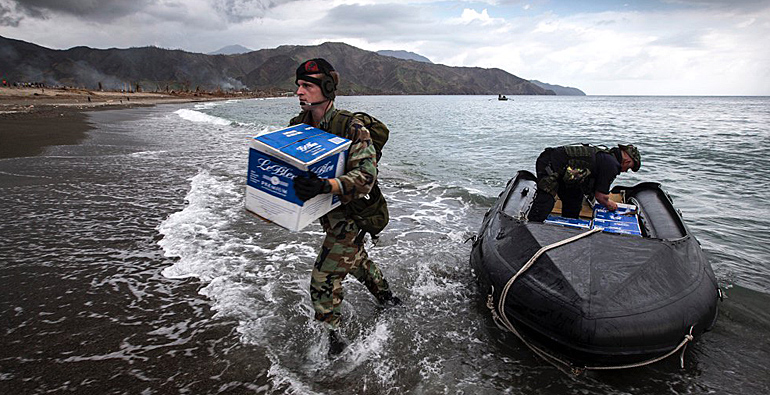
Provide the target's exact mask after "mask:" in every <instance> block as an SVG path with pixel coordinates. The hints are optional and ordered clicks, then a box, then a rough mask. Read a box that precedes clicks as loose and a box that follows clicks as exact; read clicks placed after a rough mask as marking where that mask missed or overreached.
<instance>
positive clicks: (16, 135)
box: [0, 87, 252, 159]
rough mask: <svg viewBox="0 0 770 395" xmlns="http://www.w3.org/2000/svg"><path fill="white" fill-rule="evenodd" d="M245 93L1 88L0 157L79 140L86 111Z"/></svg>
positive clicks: (29, 153) (84, 127) (85, 126)
mask: <svg viewBox="0 0 770 395" xmlns="http://www.w3.org/2000/svg"><path fill="white" fill-rule="evenodd" d="M246 97H252V96H251V95H249V96H242V95H238V96H236V95H226V94H200V93H195V94H192V93H191V94H162V93H141V92H140V93H137V92H132V93H125V92H94V91H89V90H83V89H51V88H6V87H0V159H2V158H18V157H27V156H35V155H40V154H41V153H42V152H43V150H44V149H45V147H48V146H53V145H71V144H77V143H78V142H80V141H81V140H82V139H83V138H85V136H86V132H87V131H88V130H90V129H91V125H90V124H89V123H88V116H87V115H86V114H85V112H87V111H99V110H114V109H121V108H133V107H141V106H153V105H156V104H164V103H187V102H199V101H212V100H226V99H233V98H246Z"/></svg>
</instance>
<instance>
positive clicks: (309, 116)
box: [289, 58, 401, 354]
mask: <svg viewBox="0 0 770 395" xmlns="http://www.w3.org/2000/svg"><path fill="white" fill-rule="evenodd" d="M295 83H296V84H297V86H298V88H297V96H298V97H299V105H300V108H301V109H302V112H301V113H300V114H299V115H298V116H296V117H294V118H292V120H291V121H290V122H289V125H290V126H291V125H296V124H298V123H306V124H308V125H311V126H314V127H317V128H319V129H323V130H325V131H327V132H330V133H333V134H335V135H338V136H341V137H345V138H347V139H350V140H352V141H353V143H352V144H351V146H350V148H349V151H348V157H347V162H346V163H345V174H343V175H341V176H339V177H337V178H334V179H323V178H318V177H317V176H315V174H311V175H310V176H309V177H305V176H302V177H299V176H298V177H296V178H295V179H294V190H295V191H296V193H297V197H299V198H300V199H301V200H303V201H306V200H309V199H312V198H313V197H315V196H316V195H318V194H321V193H330V192H331V193H333V194H335V195H339V196H340V200H341V201H342V204H341V205H340V206H339V207H337V208H336V209H334V210H332V211H330V212H329V213H328V214H326V215H324V216H323V217H321V220H320V221H321V226H322V227H323V229H324V232H326V238H325V239H324V241H323V245H322V246H321V251H320V252H319V254H318V257H317V258H316V260H315V264H314V265H313V273H312V275H311V279H310V299H311V302H312V304H313V309H314V310H315V319H316V320H318V321H321V322H323V323H325V324H326V326H327V327H328V328H329V353H330V354H338V353H340V352H342V350H343V349H344V348H345V346H346V342H345V341H344V340H343V339H342V338H341V337H340V336H339V334H338V332H337V329H338V327H339V325H340V318H341V316H342V314H341V309H342V299H343V291H342V280H344V279H345V277H346V276H347V275H348V274H352V275H353V276H354V277H355V278H356V279H357V280H358V281H360V282H361V283H363V284H364V285H365V286H366V288H367V289H369V292H371V293H372V294H373V295H374V297H375V298H377V301H379V302H380V304H383V305H385V306H395V305H399V304H401V300H400V299H399V298H398V297H396V296H394V295H393V293H392V292H391V290H390V287H389V285H388V282H387V281H386V280H385V278H384V277H383V274H382V271H381V270H380V268H379V267H378V266H377V264H375V263H374V262H373V261H372V260H371V259H369V255H368V254H367V253H366V250H365V249H364V242H363V239H364V235H365V231H366V229H367V225H366V218H362V217H361V215H364V216H366V215H365V214H361V215H359V214H358V213H356V209H355V207H359V206H360V205H359V203H361V199H367V200H369V199H371V200H372V201H374V203H372V204H378V203H377V202H378V201H381V202H382V203H380V205H381V206H380V207H377V209H376V210H374V211H375V212H377V211H380V212H381V211H382V210H385V213H387V206H386V205H385V203H384V198H381V199H382V200H379V199H378V198H377V197H375V194H377V193H379V187H378V186H376V180H377V160H378V159H379V156H378V149H381V146H376V144H378V143H377V142H376V141H381V140H379V137H378V139H377V140H373V136H374V135H373V134H371V133H370V130H368V129H367V127H366V126H365V124H364V122H363V121H362V120H361V119H359V118H358V116H356V115H352V114H350V113H349V112H343V111H338V110H335V108H334V98H335V97H336V90H337V84H338V83H339V74H338V73H337V72H336V71H335V70H334V68H333V67H332V65H331V64H329V62H327V61H326V60H324V59H320V58H318V59H310V60H308V61H305V62H303V63H302V64H300V65H299V67H298V68H297V73H296V80H295ZM340 117H342V118H340ZM369 118H370V119H373V118H371V117H369ZM378 122H379V121H378ZM369 125H372V124H369ZM380 125H381V124H380ZM381 127H382V128H384V125H381ZM370 128H372V129H374V127H372V126H370ZM380 130H382V129H381V128H377V131H378V133H381V132H379V131H380ZM385 130H386V131H387V128H385ZM374 132H375V130H372V133H374ZM385 133H386V132H385ZM385 139H386V137H385ZM379 144H380V145H383V144H384V142H381V143H379ZM379 196H380V197H381V196H382V195H381V193H379ZM365 204H367V205H368V204H369V203H365ZM368 207H372V206H371V205H370V206H368ZM370 211H371V210H370ZM385 217H387V214H385ZM362 221H363V222H362ZM385 222H386V223H387V220H385ZM382 226H383V227H384V225H382ZM369 233H372V232H371V231H369ZM372 235H373V236H374V233H372Z"/></svg>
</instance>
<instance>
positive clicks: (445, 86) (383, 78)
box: [0, 36, 556, 95]
mask: <svg viewBox="0 0 770 395" xmlns="http://www.w3.org/2000/svg"><path fill="white" fill-rule="evenodd" d="M396 52H399V51H396ZM403 52H406V51H403ZM316 57H323V58H325V59H327V60H328V61H329V62H330V63H331V64H333V65H334V66H335V68H336V69H337V71H338V72H339V73H340V76H341V83H340V86H339V88H338V89H339V90H338V93H339V94H342V95H372V94H377V95H391V94H392V95H403V94H407V95H421V94H429V95H433V94H436V95H439V94H440V95H456V94H461V95H462V94H467V95H481V94H485V95H486V94H493V95H497V94H505V95H554V94H556V93H555V92H554V91H553V90H551V89H545V88H542V87H540V86H538V85H537V84H534V83H532V82H530V81H527V80H525V79H522V78H519V77H517V76H515V75H513V74H510V73H508V72H506V71H503V70H501V69H497V68H492V69H484V68H479V67H450V66H445V65H441V64H433V63H429V61H428V62H424V61H414V60H406V59H400V58H398V57H393V56H383V55H380V54H377V53H375V52H371V51H366V50H362V49H359V48H356V47H353V46H351V45H348V44H344V43H335V42H327V43H323V44H320V45H313V46H298V45H284V46H280V47H278V48H271V49H261V50H257V51H251V52H247V53H239V54H230V55H223V54H218V55H207V54H202V53H192V52H186V51H182V50H172V49H163V48H157V47H140V48H127V49H118V48H110V49H94V48H88V47H82V46H81V47H74V48H70V49H67V50H54V49H49V48H44V47H41V46H38V45H35V44H32V43H28V42H25V41H20V40H14V39H10V38H5V37H2V36H0V75H2V78H3V79H6V80H8V81H11V82H14V81H16V82H42V83H45V84H47V85H50V86H57V85H64V86H73V87H84V88H87V89H98V88H99V87H102V88H104V89H122V88H125V87H130V89H132V90H133V89H135V88H138V89H142V90H144V91H162V90H170V89H171V90H197V89H203V90H217V89H224V90H251V91H261V92H267V93H271V94H280V93H284V92H292V91H294V90H295V89H296V86H295V84H294V73H295V70H296V67H297V65H298V64H299V63H300V62H302V61H303V60H306V59H310V58H316Z"/></svg>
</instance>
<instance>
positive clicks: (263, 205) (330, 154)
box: [246, 124, 351, 231]
mask: <svg viewBox="0 0 770 395" xmlns="http://www.w3.org/2000/svg"><path fill="white" fill-rule="evenodd" d="M350 143H351V141H350V140H348V139H346V138H342V137H339V136H336V135H334V134H331V133H328V132H325V131H323V130H321V129H317V128H314V127H312V126H310V125H306V124H299V125H295V126H292V127H290V128H286V129H282V130H277V131H275V132H270V133H265V134H261V135H258V136H255V137H254V138H252V139H251V144H250V147H249V168H248V178H247V180H246V209H247V210H249V211H251V212H253V213H255V214H257V215H259V216H260V217H263V218H265V219H267V220H269V221H272V222H275V223H276V224H278V225H281V226H283V227H284V228H286V229H289V230H292V231H298V230H300V229H302V228H304V227H305V226H307V225H308V224H310V223H311V222H313V221H315V220H316V219H318V218H320V217H321V216H322V215H324V214H326V213H328V212H329V211H331V210H333V209H334V208H336V207H337V206H339V205H340V200H339V197H338V196H335V195H332V194H330V193H327V194H321V195H318V196H316V197H314V198H312V199H310V200H308V201H306V202H303V201H301V200H299V198H298V197H297V195H296V194H295V193H294V177H296V176H300V175H301V176H307V175H308V174H309V173H308V172H310V171H312V172H313V173H315V174H317V175H318V177H320V178H336V177H338V176H340V175H342V174H344V172H345V161H346V160H347V150H348V148H349V147H350Z"/></svg>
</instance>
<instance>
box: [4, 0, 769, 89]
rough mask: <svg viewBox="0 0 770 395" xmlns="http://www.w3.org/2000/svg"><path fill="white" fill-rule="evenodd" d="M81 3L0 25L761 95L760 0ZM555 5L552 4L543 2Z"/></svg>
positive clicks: (765, 16)
mask: <svg viewBox="0 0 770 395" xmlns="http://www.w3.org/2000/svg"><path fill="white" fill-rule="evenodd" d="M22 3H23V4H24V6H22ZM86 3H88V4H91V3H93V2H92V1H91V0H82V1H72V2H67V3H64V2H59V1H58V0H57V1H54V0H29V1H16V0H0V35H2V36H6V37H11V38H16V39H21V40H25V41H30V42H33V43H36V44H39V45H43V46H47V47H52V48H69V47H72V46H76V45H87V46H91V47H97V48H109V47H130V46H145V45H156V46H160V47H164V48H181V49H185V50H189V51H196V52H209V51H212V50H215V49H218V48H220V47H223V46H225V45H230V44H241V45H244V46H247V47H249V48H254V49H260V48H274V47H277V46H279V45H284V44H291V45H310V44H318V43H321V42H323V41H344V42H347V43H348V44H351V45H355V46H357V47H360V48H364V49H368V50H379V49H403V50H408V51H412V52H416V53H419V54H421V55H424V56H427V57H428V58H430V59H431V60H432V61H434V62H436V63H444V64H448V65H452V66H478V67H496V68H501V69H504V70H506V71H509V72H511V73H513V74H515V75H517V76H519V77H522V78H526V79H538V80H540V81H544V82H549V83H554V84H560V85H569V86H574V87H578V88H580V89H583V90H585V91H586V92H588V93H589V94H764V95H768V94H770V51H767V48H766V47H767V46H766V44H765V41H766V37H768V36H770V4H767V2H766V1H760V0H744V1H742V2H739V3H726V2H718V1H708V0H692V1H684V0H679V1H675V2H673V3H672V4H671V5H669V6H667V8H666V10H667V11H657V10H647V9H644V10H641V9H635V8H634V7H633V6H634V5H633V4H631V5H630V6H625V7H616V8H615V9H614V10H611V11H606V12H593V11H592V12H579V10H578V11H573V12H570V13H568V14H565V13H564V9H565V7H566V6H570V7H573V8H574V7H575V6H574V3H564V2H562V1H561V0H552V1H550V2H548V1H530V2H526V1H506V0H489V1H473V2H470V1H461V0H455V1H451V0H450V1H448V2H447V1H438V0H389V1H387V2H385V1H377V0H333V1H328V0H263V1H255V0H188V1H185V2H183V3H182V2H178V1H176V0H156V1H137V2H134V3H132V5H130V6H129V5H126V4H123V3H122V2H117V1H116V0H108V1H106V2H99V3H97V6H96V9H94V10H90V11H88V12H86V13H83V12H80V13H78V12H76V11H77V10H78V9H79V8H77V7H80V6H81V5H82V4H86ZM680 3H686V4H684V6H682V7H679V8H677V5H678V4H680ZM479 4H483V7H478V6H479ZM558 4H561V5H563V6H565V7H562V8H561V11H560V12H561V13H557V12H555V11H549V10H548V9H547V8H545V7H546V6H549V5H558ZM30 5H34V7H32V6H30ZM110 5H113V6H115V5H119V7H118V6H115V7H112V8H110ZM68 7H69V8H68ZM474 7H477V8H474ZM479 9H480V11H479Z"/></svg>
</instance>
